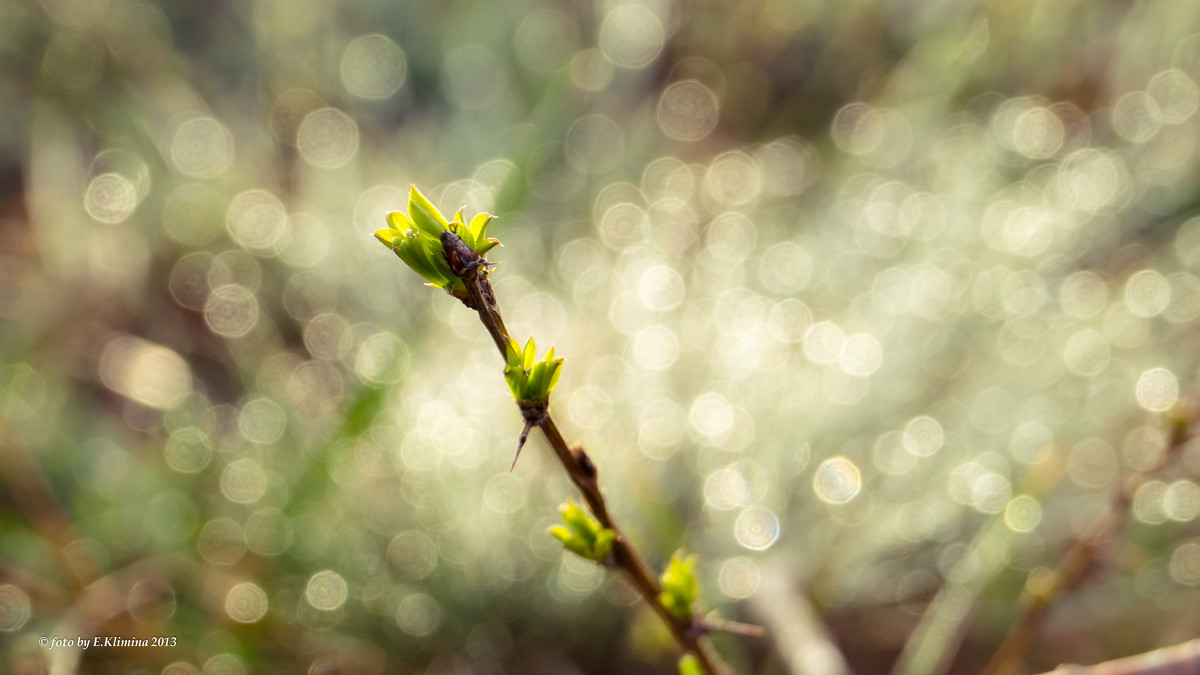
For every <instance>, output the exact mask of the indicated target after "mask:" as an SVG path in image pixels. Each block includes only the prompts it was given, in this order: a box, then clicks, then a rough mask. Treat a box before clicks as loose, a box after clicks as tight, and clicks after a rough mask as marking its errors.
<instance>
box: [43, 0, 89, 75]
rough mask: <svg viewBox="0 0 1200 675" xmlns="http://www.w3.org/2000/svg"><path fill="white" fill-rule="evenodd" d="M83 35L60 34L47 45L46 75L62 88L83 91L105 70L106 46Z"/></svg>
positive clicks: (44, 69) (60, 32)
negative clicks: (103, 47)
mask: <svg viewBox="0 0 1200 675" xmlns="http://www.w3.org/2000/svg"><path fill="white" fill-rule="evenodd" d="M95 4H96V5H97V6H102V5H103V4H104V3H102V2H98V3H95ZM79 35H82V33H80V34H72V33H68V32H64V31H56V32H55V33H54V35H53V37H52V38H50V42H49V44H48V45H47V46H46V52H45V55H44V56H43V57H42V74H43V75H45V77H46V79H47V80H48V81H49V82H50V83H51V84H52V85H54V86H55V87H56V88H58V89H62V90H66V91H83V90H86V89H89V88H90V87H91V86H92V85H94V84H95V83H96V81H97V80H99V79H100V74H101V72H102V71H103V68H104V53H103V52H102V51H101V49H102V47H101V46H100V45H98V44H95V43H93V42H92V41H90V40H87V39H84V38H82V37H79Z"/></svg>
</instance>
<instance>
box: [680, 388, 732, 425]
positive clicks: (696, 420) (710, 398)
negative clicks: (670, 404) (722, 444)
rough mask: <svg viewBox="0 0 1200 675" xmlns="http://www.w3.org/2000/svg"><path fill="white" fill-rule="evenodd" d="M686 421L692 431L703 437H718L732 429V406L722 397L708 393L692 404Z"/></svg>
mask: <svg viewBox="0 0 1200 675" xmlns="http://www.w3.org/2000/svg"><path fill="white" fill-rule="evenodd" d="M688 421H690V422H691V423H692V428H693V429H695V430H696V431H698V432H700V433H701V434H703V435H705V436H720V435H722V434H724V433H726V432H727V431H729V430H730V429H731V428H733V421H734V411H733V406H732V405H730V403H729V400H728V399H726V398H725V397H724V396H722V395H720V394H717V393H715V392H710V393H707V394H704V395H702V396H700V397H699V398H697V399H696V401H695V402H694V403H692V409H691V411H690V412H689V413H688Z"/></svg>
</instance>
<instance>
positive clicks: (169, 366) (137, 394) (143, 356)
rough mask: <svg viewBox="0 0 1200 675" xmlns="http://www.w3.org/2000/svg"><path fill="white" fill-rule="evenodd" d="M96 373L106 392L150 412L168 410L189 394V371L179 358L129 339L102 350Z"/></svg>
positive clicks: (190, 387) (111, 343)
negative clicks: (135, 402)
mask: <svg viewBox="0 0 1200 675" xmlns="http://www.w3.org/2000/svg"><path fill="white" fill-rule="evenodd" d="M99 370H100V379H101V380H102V381H103V382H104V384H105V386H107V387H108V388H109V389H112V390H113V391H115V392H117V393H118V394H120V395H122V396H124V397H126V398H129V399H132V400H134V401H137V402H138V403H141V404H142V405H145V406H149V407H151V408H158V409H160V410H165V409H168V408H172V407H174V406H175V405H176V404H177V403H178V402H179V401H180V400H181V399H182V398H183V397H184V396H186V395H187V394H189V393H191V391H192V371H191V369H190V368H189V367H188V365H187V362H186V361H184V360H183V357H181V356H179V355H178V354H176V353H175V352H173V351H171V350H170V349H167V348H166V347H163V346H161V345H156V344H154V343H153V342H147V341H145V340H142V339H140V338H135V337H132V336H124V337H119V338H115V339H113V340H111V341H109V342H108V344H106V345H105V346H104V350H103V352H101V354H100V368H99Z"/></svg>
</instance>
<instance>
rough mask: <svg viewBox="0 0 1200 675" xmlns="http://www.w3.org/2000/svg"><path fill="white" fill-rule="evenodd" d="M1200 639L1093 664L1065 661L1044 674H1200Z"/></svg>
mask: <svg viewBox="0 0 1200 675" xmlns="http://www.w3.org/2000/svg"><path fill="white" fill-rule="evenodd" d="M1198 674H1200V640H1192V641H1191V642H1184V643H1183V644H1178V645H1174V646H1172V647H1164V648H1162V649H1156V650H1154V651H1152V652H1146V653H1145V654H1138V655H1137V656H1128V657H1126V658H1123V659H1117V660H1115V661H1105V662H1104V663H1098V664H1096V665H1094V666H1077V665H1073V664H1063V665H1061V666H1059V667H1057V668H1055V669H1054V671H1053V672H1052V673H1044V674H1043V675H1198Z"/></svg>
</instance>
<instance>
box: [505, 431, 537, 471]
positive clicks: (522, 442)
mask: <svg viewBox="0 0 1200 675" xmlns="http://www.w3.org/2000/svg"><path fill="white" fill-rule="evenodd" d="M532 428H533V422H532V421H530V420H525V428H523V429H521V436H520V438H518V439H517V454H516V455H515V456H513V463H512V466H510V467H508V472H509V473H512V472H513V469H515V468H517V460H518V459H520V458H521V448H523V447H525V440H526V439H528V438H529V430H530V429H532Z"/></svg>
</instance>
